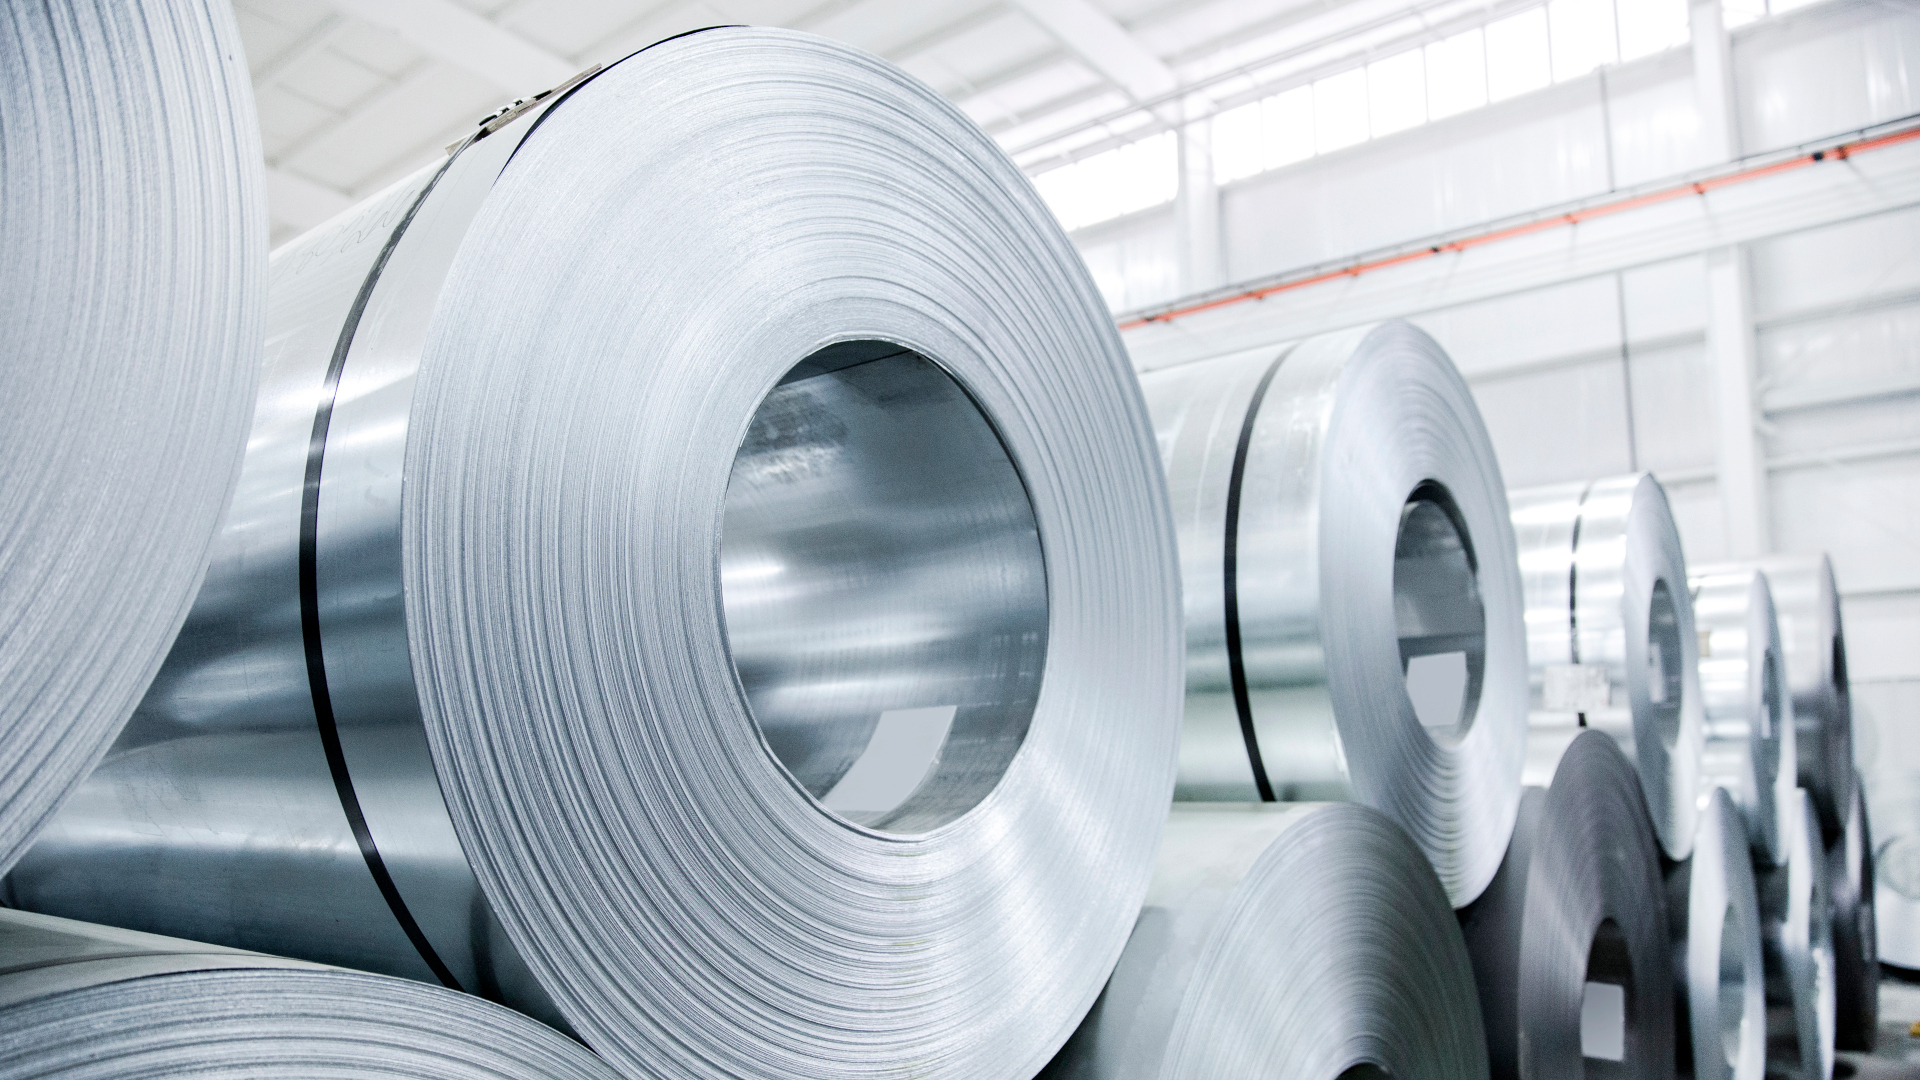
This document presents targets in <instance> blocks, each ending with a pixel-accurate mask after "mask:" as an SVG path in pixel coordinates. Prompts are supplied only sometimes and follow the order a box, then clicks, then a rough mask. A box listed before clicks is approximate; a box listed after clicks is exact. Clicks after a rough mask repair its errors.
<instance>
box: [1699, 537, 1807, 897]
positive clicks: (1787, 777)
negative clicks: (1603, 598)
mask: <svg viewBox="0 0 1920 1080" xmlns="http://www.w3.org/2000/svg"><path fill="white" fill-rule="evenodd" d="M1689 583H1690V586H1691V588H1692V590H1693V618H1694V625H1695V626H1697V627H1698V628H1699V640H1700V691H1701V704H1702V705H1703V706H1704V708H1705V712H1706V726H1705V728H1704V734H1705V737H1706V738H1705V745H1704V747H1703V750H1702V753H1701V756H1700V783H1701V799H1702V806H1703V807H1704V805H1705V803H1704V800H1705V799H1706V797H1707V793H1709V792H1711V791H1712V789H1714V788H1725V789H1726V791H1727V793H1728V794H1729V795H1731V796H1732V797H1733V801H1734V805H1735V806H1738V807H1739V808H1740V816H1741V818H1742V820H1744V821H1745V822H1746V826H1747V835H1748V839H1749V842H1750V843H1751V844H1752V845H1753V850H1754V854H1755V855H1756V856H1757V857H1759V858H1760V859H1762V860H1764V862H1765V864H1766V865H1771V866H1778V865H1780V863H1781V862H1782V861H1783V860H1784V859H1785V858H1786V851H1785V849H1784V848H1782V846H1781V843H1780V815H1781V809H1780V808H1781V806H1782V804H1783V802H1784V794H1783V789H1784V791H1785V792H1790V791H1791V790H1792V789H1793V788H1794V787H1795V783H1794V780H1795V777H1794V771H1793V770H1792V769H1782V768H1781V762H1783V761H1792V760H1794V758H1793V753H1794V750H1793V747H1794V742H1793V738H1794V730H1793V698H1792V696H1791V695H1790V694H1789V692H1788V690H1787V682H1786V669H1785V665H1784V664H1783V662H1782V660H1781V655H1780V629H1779V624H1778V623H1776V622H1775V620H1774V616H1773V600H1772V597H1771V595H1770V594H1769V592H1768V590H1767V579H1766V577H1765V576H1764V575H1762V574H1761V573H1760V572H1759V571H1757V570H1752V569H1745V568H1740V567H1733V566H1717V565H1716V566H1703V567H1698V568H1696V569H1694V571H1693V572H1692V574H1691V576H1690V577H1689Z"/></svg>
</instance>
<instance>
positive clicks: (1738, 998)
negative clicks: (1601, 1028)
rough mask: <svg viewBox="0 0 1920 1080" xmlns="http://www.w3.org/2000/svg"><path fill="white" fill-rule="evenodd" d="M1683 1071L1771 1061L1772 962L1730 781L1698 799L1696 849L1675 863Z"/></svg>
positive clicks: (1705, 1075)
mask: <svg viewBox="0 0 1920 1080" xmlns="http://www.w3.org/2000/svg"><path fill="white" fill-rule="evenodd" d="M1666 878H1667V914H1668V919H1669V924H1670V926H1671V929H1672V933H1673V935H1674V945H1673V967H1674V973H1675V975H1676V976H1677V979H1676V981H1677V983H1678V985H1679V989H1678V991H1677V992H1676V993H1675V995H1674V1006H1675V1008H1674V1013H1675V1018H1676V1020H1677V1021H1678V1022H1677V1024H1676V1026H1675V1031H1676V1036H1677V1037H1676V1040H1675V1041H1676V1043H1677V1045H1678V1049H1679V1057H1680V1070H1681V1072H1682V1073H1686V1072H1689V1071H1690V1072H1691V1073H1692V1075H1693V1076H1694V1077H1695V1080H1760V1078H1761V1077H1762V1076H1763V1075H1764V1074H1765V1072H1766V1065H1767V988H1766V967H1765V961H1764V959H1763V957H1762V954H1761V949H1760V902H1759V898H1758V897H1757V896H1756V894H1755V892H1754V884H1753V857H1752V854H1751V851H1750V849H1749V847H1748V845H1747V828H1746V823H1745V822H1744V821H1742V820H1741V816H1740V811H1739V810H1738V808H1737V807H1736V806H1735V805H1734V802H1733V798H1732V797H1731V796H1730V795H1728V794H1727V792H1726V789H1725V788H1714V789H1713V790H1712V791H1711V792H1709V793H1708V795H1707V798H1706V799H1705V801H1704V802H1703V803H1702V804H1701V807H1700V825H1699V832H1697V833H1695V834H1694V839H1693V856H1692V857H1691V858H1689V859H1688V860H1687V861H1686V862H1683V863H1676V864H1673V865H1672V866H1670V867H1669V868H1668V870H1667V872H1666Z"/></svg>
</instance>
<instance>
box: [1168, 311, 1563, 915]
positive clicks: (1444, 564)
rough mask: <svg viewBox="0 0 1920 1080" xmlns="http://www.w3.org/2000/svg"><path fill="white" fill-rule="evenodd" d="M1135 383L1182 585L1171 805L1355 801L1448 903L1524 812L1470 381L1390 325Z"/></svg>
mask: <svg viewBox="0 0 1920 1080" xmlns="http://www.w3.org/2000/svg"><path fill="white" fill-rule="evenodd" d="M1141 384H1142V388H1143V389H1144V390H1145V392H1146V395H1147V405H1148V408H1149V409H1150V410H1151V411H1152V413H1153V416H1154V423H1155V427H1156V430H1157V433H1158V436H1159V439H1160V446H1161V452H1162V455H1163V457H1164V460H1165V463H1166V469H1167V478H1168V487H1169V493H1170V494H1171V496H1172V498H1173V502H1174V517H1175V521H1176V523H1177V526H1178V528H1179V530H1180V551H1181V562H1182V570H1183V574H1184V578H1185V584H1186V623H1187V700H1186V718H1185V725H1184V729H1183V732H1182V736H1181V743H1180V779H1179V783H1178V785H1177V787H1176V795H1175V797H1176V798H1179V799H1193V800H1242V799H1262V800H1269V801H1271V800H1274V799H1282V800H1291V799H1352V800H1355V801H1358V802H1361V803H1365V804H1366V805H1368V806H1371V807H1373V808H1374V809H1376V810H1379V811H1381V812H1382V813H1385V814H1386V815H1387V816H1388V817H1389V818H1392V819H1393V820H1394V821H1395V822H1396V823H1397V824H1399V825H1400V826H1401V827H1402V828H1404V829H1406V830H1407V832H1408V833H1409V834H1410V835H1411V836H1412V837H1413V839H1414V842H1415V843H1417V844H1419V845H1420V848H1421V850H1423V851H1425V852H1426V853H1427V857H1428V858H1429V859H1430V860H1432V862H1433V864H1434V869H1435V870H1436V871H1437V872H1438V873H1439V875H1440V880H1441V882H1442V884H1444V885H1445V886H1446V889H1447V895H1448V896H1449V897H1450V898H1451V899H1452V901H1453V903H1454V904H1455V906H1460V905H1464V904H1466V903H1468V902H1469V901H1471V900H1472V899H1473V898H1474V897H1476V896H1478V895H1480V891H1481V890H1482V889H1484V888H1485V887H1486V884H1487V882H1488V881H1489V880H1491V879H1492V877H1493V875H1494V872H1495V871H1496V870H1497V869H1499V866H1500V859H1501V856H1502V855H1503V854H1504V853H1505V851H1506V847H1507V837H1508V835H1509V833H1511V831H1512V829H1513V817H1514V813H1515V810H1516V808H1517V807H1518V806H1519V802H1520V770H1521V765H1522V759H1523V756H1524V753H1525V746H1526V739H1525V733H1526V652H1525V644H1526V643H1525V638H1524V629H1523V623H1522V621H1521V614H1522V612H1521V592H1520V580H1519V572H1518V569H1517V566H1516V564H1515V561H1514V553H1513V529H1512V526H1511V525H1510V524H1509V522H1508V517H1507V505H1506V501H1507V500H1506V491H1505V489H1504V488H1503V487H1502V485H1501V483H1500V469H1499V466H1498V464H1497V463H1496V462H1495V460H1494V455H1493V447H1492V444H1491V442H1490V441H1489V439H1488V437H1487V433H1486V429H1485V427H1484V426H1483V425H1482V423H1481V421H1480V414H1479V412H1478V411H1477V410H1476V409H1475V407H1474V404H1473V397H1472V395H1471V394H1470V393H1469V392H1468V390H1467V385H1466V382H1465V381H1464V380H1463V379H1462V378H1461V377H1460V374H1459V372H1458V371H1456V370H1455V369H1454V367H1453V364H1452V363H1451V362H1450V361H1449V360H1448V359H1447V357H1446V354H1445V353H1444V352H1442V351H1441V349H1440V347H1439V346H1438V345H1437V344H1435V343H1434V341H1433V339H1431V338H1429V337H1427V336H1426V335H1425V334H1424V333H1422V332H1420V331H1419V330H1417V329H1415V328H1413V327H1412V326H1409V325H1407V324H1405V323H1397V322H1395V323H1384V324H1381V325H1379V326H1374V327H1362V328H1359V329H1355V330H1348V331H1342V332H1339V333H1334V334H1327V335H1325V336H1322V337H1317V338H1313V339H1310V340H1308V341H1304V342H1301V343H1299V344H1296V345H1294V346H1292V347H1291V348H1289V349H1287V350H1285V351H1283V352H1281V353H1280V354H1279V355H1278V356H1276V355H1274V354H1273V353H1271V352H1269V353H1266V354H1264V355H1252V356H1240V357H1225V358H1221V359H1219V360H1213V361H1208V362H1206V363H1200V364H1192V365H1188V366H1185V367H1179V368H1173V369H1169V370H1165V371H1157V372H1152V373H1149V374H1147V375H1144V376H1142V378H1141Z"/></svg>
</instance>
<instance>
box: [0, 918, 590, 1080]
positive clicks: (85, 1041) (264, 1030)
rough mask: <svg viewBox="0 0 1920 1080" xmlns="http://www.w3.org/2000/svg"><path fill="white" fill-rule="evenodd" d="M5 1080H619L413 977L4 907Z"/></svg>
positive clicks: (567, 1046) (507, 1014) (506, 1018)
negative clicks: (136, 1079) (337, 1079)
mask: <svg viewBox="0 0 1920 1080" xmlns="http://www.w3.org/2000/svg"><path fill="white" fill-rule="evenodd" d="M0 956H4V957H5V958H6V965H7V966H6V968H5V969H4V971H0V1030H3V1031H5V1032H6V1034H7V1037H6V1038H5V1039H0V1077H6V1078H7V1080H28V1078H30V1077H55V1076H57V1077H62V1078H68V1080H87V1078H101V1080H105V1078H109V1077H127V1076H142V1077H163V1076H180V1077H188V1076H192V1077H204V1076H212V1077H287V1078H290V1080H292V1078H302V1080H304V1078H307V1077H316V1076H359V1077H382V1076H392V1077H407V1078H411V1080H436V1078H441V1077H444V1078H446V1080H456V1078H474V1080H480V1078H485V1077H498V1078H500V1080H509V1078H512V1080H519V1078H554V1080H563V1078H579V1080H613V1077H614V1073H613V1071H612V1070H611V1069H608V1068H607V1067H606V1065H605V1064H604V1063H602V1062H601V1061H600V1059H599V1058H597V1057H594V1056H593V1054H592V1053H591V1052H590V1051H588V1050H587V1049H586V1048H585V1047H583V1046H581V1045H580V1044H579V1043H576V1042H574V1041H573V1040H571V1039H568V1038H565V1037H564V1036H562V1035H560V1034H558V1033H557V1032H555V1031H553V1030H552V1029H551V1028H547V1027H544V1026H542V1025H540V1024H536V1023H534V1022H533V1021H531V1020H529V1019H527V1018H526V1017H524V1016H521V1015H520V1014H518V1013H515V1012H512V1011H511V1010H508V1009H503V1008H501V1007H500V1006H498V1005H493V1004H489V1003H488V1002H485V1001H481V1000H480V999H478V998H475V997H471V996H469V995H465V994H455V993H451V992H449V991H446V990H441V989H439V988H437V987H430V986H422V985H421V984H419V983H416V982H409V981H407V980H404V979H392V978H388V977H386V976H383V975H367V974H363V973H360V972H354V971H341V970H339V969H338V968H328V967H322V966H320V965H318V964H305V963H301V962H299V961H297V960H282V959H280V958H278V957H273V956H262V955H260V954H258V953H249V952H240V951H237V950H233V949H222V948H219V947H218V946H213V945H202V944H200V943H198V942H192V941H181V940H179V939H176V938H166V937H160V936H158V935H155V934H143V933H138V932H136V931H131V930H120V929H115V928H112V927H106V926H95V925H93V924H91V923H83V922H75V921H73V920H71V919H57V918H52V917H49V916H46V915H34V914H30V913H28V912H24V911H6V910H0Z"/></svg>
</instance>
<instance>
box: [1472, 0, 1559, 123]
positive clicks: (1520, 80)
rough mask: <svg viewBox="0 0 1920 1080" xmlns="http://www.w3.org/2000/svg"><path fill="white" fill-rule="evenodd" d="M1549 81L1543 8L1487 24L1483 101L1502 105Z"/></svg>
mask: <svg viewBox="0 0 1920 1080" xmlns="http://www.w3.org/2000/svg"><path fill="white" fill-rule="evenodd" d="M1552 81H1553V64H1552V57H1551V54H1550V53H1549V52H1548V51H1547V12H1546V9H1545V8H1531V9H1529V10H1527V11H1523V12H1521V13H1520V14H1518V15H1509V16H1507V17H1506V18H1504V19H1501V20H1499V21H1497V22H1490V23H1488V24H1487V100H1489V101H1505V100H1506V99H1508V98H1510V97H1518V96H1520V95H1521V94H1524V93H1526V92H1527V91H1529V90H1538V89H1540V88H1541V87H1543V86H1546V85H1547V84H1548V83H1550V82H1552Z"/></svg>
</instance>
